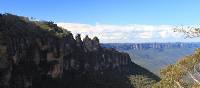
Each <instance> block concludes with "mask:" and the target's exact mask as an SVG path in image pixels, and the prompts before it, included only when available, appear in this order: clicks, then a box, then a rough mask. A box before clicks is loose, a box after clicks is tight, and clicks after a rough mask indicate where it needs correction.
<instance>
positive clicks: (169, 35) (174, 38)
mask: <svg viewBox="0 0 200 88" xmlns="http://www.w3.org/2000/svg"><path fill="white" fill-rule="evenodd" d="M57 24H58V26H60V27H63V28H65V29H67V30H69V31H71V32H72V33H73V34H74V35H76V34H77V33H79V34H81V36H82V37H84V36H85V35H89V36H90V37H94V36H97V37H98V38H99V39H100V41H101V42H103V43H134V42H189V41H197V40H195V39H192V40H191V39H184V36H183V34H181V33H177V32H173V30H172V28H173V26H172V25H141V24H128V25H108V24H95V25H90V24H80V23H57Z"/></svg>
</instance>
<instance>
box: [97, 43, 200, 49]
mask: <svg viewBox="0 0 200 88" xmlns="http://www.w3.org/2000/svg"><path fill="white" fill-rule="evenodd" d="M101 45H102V46H103V47H106V48H114V49H119V50H130V49H133V50H143V49H151V48H153V49H165V48H199V47H200V42H170V43H102V44H101Z"/></svg>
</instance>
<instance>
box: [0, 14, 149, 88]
mask: <svg viewBox="0 0 200 88" xmlns="http://www.w3.org/2000/svg"><path fill="white" fill-rule="evenodd" d="M138 69H140V70H138ZM138 71H141V67H139V66H138V65H136V64H134V63H133V62H131V59H130V57H129V55H128V54H126V53H122V52H118V51H116V50H113V49H105V48H102V47H101V46H100V44H99V39H98V38H97V37H94V38H93V39H90V38H89V37H88V36H86V37H85V38H84V39H83V41H82V40H81V38H80V35H79V34H78V35H76V37H75V39H74V38H73V35H72V33H70V32H69V31H67V30H65V29H62V28H60V27H58V26H57V25H56V24H54V23H53V22H46V21H34V20H30V19H28V18H26V17H20V16H15V15H12V14H1V15H0V88H130V87H131V85H130V83H129V81H128V79H127V77H126V76H127V75H129V74H139V73H140V72H138ZM142 71H146V72H147V70H145V69H142Z"/></svg>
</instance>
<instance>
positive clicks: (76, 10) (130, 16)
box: [0, 0, 200, 42]
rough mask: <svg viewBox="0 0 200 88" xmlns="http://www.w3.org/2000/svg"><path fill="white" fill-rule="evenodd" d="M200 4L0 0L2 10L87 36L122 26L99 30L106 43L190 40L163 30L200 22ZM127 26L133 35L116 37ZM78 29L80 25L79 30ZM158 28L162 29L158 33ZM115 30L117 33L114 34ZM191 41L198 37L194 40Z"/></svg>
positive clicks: (189, 0)
mask: <svg viewBox="0 0 200 88" xmlns="http://www.w3.org/2000/svg"><path fill="white" fill-rule="evenodd" d="M199 3H200V1H199V0H12V1H11V0H0V12H2V13H4V12H9V13H13V14H17V15H22V16H28V17H34V18H37V19H42V20H52V21H54V22H56V23H60V24H62V26H63V23H66V24H67V25H64V27H65V28H67V29H68V30H70V31H72V32H73V33H83V34H85V35H86V34H89V35H94V34H95V31H103V30H113V29H110V28H113V26H114V28H116V27H119V28H116V30H114V31H109V32H113V34H112V33H109V34H106V33H105V34H104V33H103V32H99V34H97V36H98V35H99V36H102V37H105V36H106V37H105V38H102V37H100V38H101V39H100V40H102V41H103V42H109V41H113V42H137V41H133V40H131V39H135V40H136V39H137V40H141V41H142V42H149V41H150V42H161V41H165V42H171V41H176V40H177V41H178V40H179V41H189V40H184V39H183V38H182V39H181V40H180V39H172V38H174V37H170V36H172V35H170V33H164V32H162V31H166V30H168V29H169V28H171V26H174V25H196V24H199V23H200V15H199V14H200V5H199ZM135 24H136V25H135ZM74 25H75V26H74ZM83 25H86V26H88V27H87V28H90V29H91V28H98V29H92V30H93V31H94V32H91V30H90V29H86V28H84V27H85V26H83ZM130 25H131V26H130ZM133 25H135V26H140V27H139V29H140V30H141V32H139V33H138V34H137V33H136V34H135V31H134V33H133V32H132V31H133V30H136V29H134V28H137V27H135V26H134V27H133ZM162 25H165V27H166V28H163V29H160V26H162ZM166 25H167V26H166ZM82 26H83V27H82ZM97 26H100V27H97ZM110 26H112V27H110ZM127 26H128V27H130V29H127V30H129V31H127V32H130V33H129V35H128V36H129V37H128V36H126V37H127V38H124V39H127V40H126V41H121V39H123V38H116V39H114V38H113V36H114V35H115V36H123V35H127V34H126V33H125V34H120V32H121V31H123V27H127ZM146 26H147V27H146ZM149 26H151V27H153V28H154V29H152V30H151V32H147V31H144V30H148V29H147V28H148V27H149ZM157 27H158V28H157ZM69 28H71V29H69ZM76 28H79V30H78V29H76ZM167 28H168V29H167ZM72 29H73V30H72ZM157 29H159V30H161V31H159V32H158V31H157ZM75 30H76V31H75ZM83 30H84V31H83ZM154 30H155V31H154ZM86 31H88V32H86ZM89 31H90V32H89ZM117 31H118V32H117ZM115 32H116V34H114V33H115ZM148 33H150V34H148ZM133 34H134V35H136V36H139V35H143V36H142V37H133V36H131V35H133ZM157 34H159V35H160V37H159V36H157ZM164 34H165V35H164ZM144 36H146V37H144ZM148 36H149V37H148ZM163 36H168V37H167V38H165V37H163ZM161 37H162V38H161ZM191 41H197V40H195V39H193V40H191Z"/></svg>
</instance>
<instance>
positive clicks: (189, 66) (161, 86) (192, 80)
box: [153, 49, 200, 88]
mask: <svg viewBox="0 0 200 88" xmlns="http://www.w3.org/2000/svg"><path fill="white" fill-rule="evenodd" d="M199 63H200V49H197V50H196V51H195V53H194V54H193V55H190V56H185V57H184V58H183V59H181V60H179V61H178V62H177V63H176V64H174V65H170V66H168V67H167V68H165V69H162V70H161V78H162V80H161V81H160V82H158V83H156V84H155V85H154V86H153V87H154V88H172V87H175V88H176V87H177V88H191V87H192V88H199V87H200V86H199V81H198V80H199V79H198V77H199V76H200V75H199V71H197V68H196V67H198V64H199ZM198 68H199V67H198Z"/></svg>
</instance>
